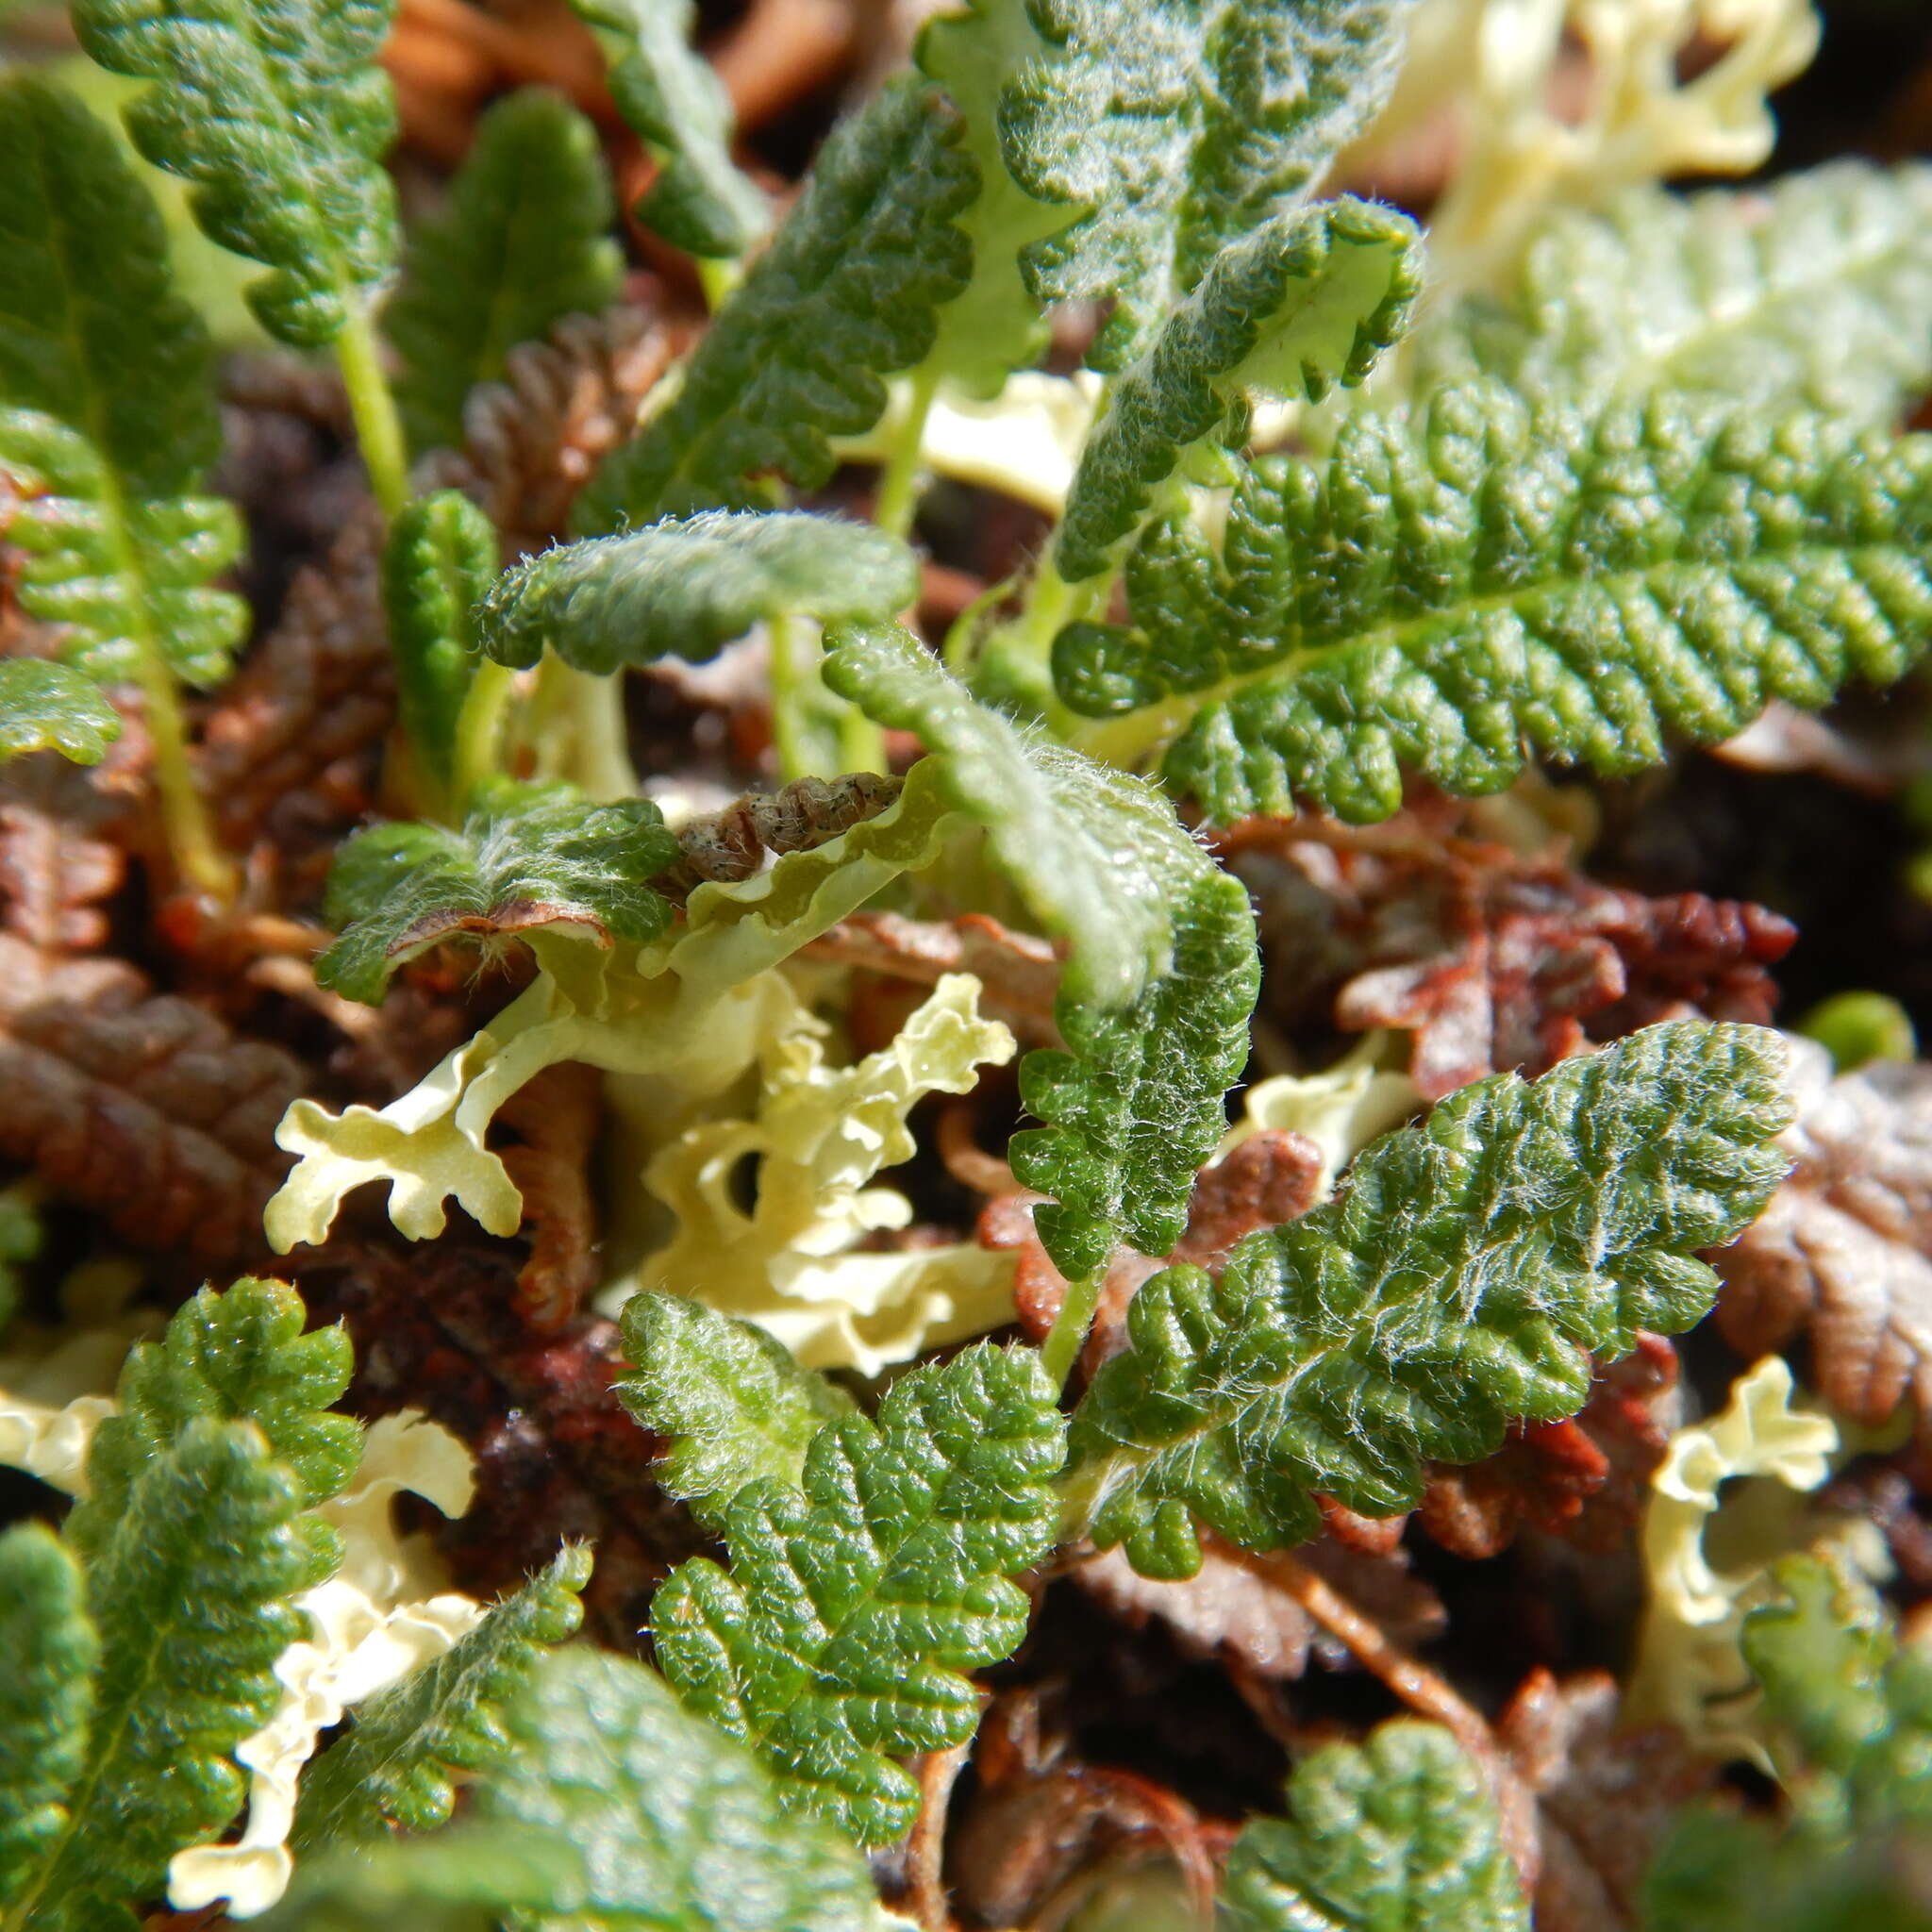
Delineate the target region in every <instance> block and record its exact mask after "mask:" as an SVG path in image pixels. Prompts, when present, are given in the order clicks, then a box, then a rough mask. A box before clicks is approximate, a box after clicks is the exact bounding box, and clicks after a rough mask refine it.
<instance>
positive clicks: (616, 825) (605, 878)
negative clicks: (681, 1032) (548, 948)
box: [315, 778, 677, 1006]
mask: <svg viewBox="0 0 1932 1932" xmlns="http://www.w3.org/2000/svg"><path fill="white" fill-rule="evenodd" d="M676 860H677V841H676V840H675V839H674V838H673V837H672V835H671V834H670V833H669V832H667V831H666V830H665V829H664V822H663V820H662V819H661V818H660V817H659V815H658V808H657V807H656V806H655V805H653V804H652V803H651V802H650V801H649V800H648V799H643V798H626V799H621V800H619V801H618V802H617V803H616V804H614V805H591V804H588V803H587V802H586V801H584V800H583V799H581V798H580V797H578V796H577V794H576V793H575V791H573V789H572V788H571V787H570V786H568V785H523V784H519V783H517V782H516V781H515V780H514V779H509V778H498V779H493V780H491V782H490V783H489V784H488V785H487V786H484V787H482V788H481V789H480V790H479V792H478V795H477V796H476V797H475V799H473V801H472V805H471V809H470V812H469V815H468V817H466V818H465V819H464V821H463V824H462V826H461V829H460V830H457V831H452V830H451V829H450V828H449V827H448V826H446V825H430V824H386V825H375V826H372V827H371V828H370V829H369V830H367V831H363V832H358V833H357V834H356V836H355V837H354V838H353V839H351V840H350V841H348V843H347V844H345V845H343V846H342V847H341V850H340V851H339V852H338V853H337V854H336V861H335V865H334V867H333V868H332V870H331V871H330V873H329V881H328V896H327V899H326V902H325V907H324V910H325V915H326V917H327V919H328V921H329V923H330V924H332V925H334V926H336V927H337V928H338V929H339V930H340V932H341V937H340V938H339V939H338V940H337V941H335V943H334V944H333V945H331V946H330V947H329V948H328V950H327V951H326V952H325V953H324V954H323V955H322V957H321V958H318V959H317V960H316V962H315V977H316V982H317V984H318V985H321V986H325V987H327V988H328V989H329V990H330V991H332V992H339V993H341V995H342V996H343V997H344V998H345V999H352V1000H363V1001H366V1002H368V1003H369V1004H370V1005H372V1006H374V1005H378V1004H380V1002H381V999H382V995H383V991H384V990H385V988H387V986H388V985H389V977H390V974H391V973H393V972H394V971H395V969H396V968H397V967H398V966H399V965H401V964H402V963H403V961H404V960H406V959H411V958H415V957H416V955H417V954H419V953H422V952H425V951H426V950H427V949H428V948H429V947H431V946H434V945H438V944H441V942H442V941H445V940H452V939H458V938H461V937H464V936H466V935H467V936H469V937H472V938H474V939H477V940H489V939H491V938H495V937H498V936H508V937H520V938H524V939H527V938H529V936H530V935H531V934H532V933H533V932H536V931H539V930H541V929H542V928H544V927H548V926H563V927H569V928H572V929H573V930H574V932H575V935H576V936H578V937H580V938H588V939H591V941H594V942H595V943H597V944H599V945H611V944H614V943H615V942H616V941H620V940H625V941H634V942H636V943H638V944H643V943H646V942H647V941H651V940H654V939H656V938H657V937H658V935H659V934H660V933H662V932H663V930H664V928H665V927H666V926H667V925H668V924H670V923H671V907H670V904H669V902H668V901H667V900H665V899H663V898H661V897H659V895H658V893H656V892H654V891H652V890H651V889H650V887H649V885H648V884H646V881H647V880H649V879H650V878H652V877H654V876H655V875H656V874H658V873H660V872H662V871H664V870H665V868H666V867H668V866H671V865H673V864H675V862H676Z"/></svg>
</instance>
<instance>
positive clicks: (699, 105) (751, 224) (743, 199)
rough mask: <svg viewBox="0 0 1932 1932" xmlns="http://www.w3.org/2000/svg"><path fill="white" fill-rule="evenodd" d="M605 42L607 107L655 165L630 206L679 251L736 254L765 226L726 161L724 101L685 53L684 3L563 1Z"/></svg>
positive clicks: (760, 205) (688, 22)
mask: <svg viewBox="0 0 1932 1932" xmlns="http://www.w3.org/2000/svg"><path fill="white" fill-rule="evenodd" d="M571 4H572V5H573V6H574V7H575V8H576V10H577V12H578V13H579V14H581V15H582V16H583V18H584V19H585V20H587V21H589V22H590V24H591V25H592V26H593V27H601V28H602V29H603V30H604V33H605V35H606V36H608V38H607V39H606V41H605V47H606V51H607V54H609V55H611V56H614V58H612V59H611V61H610V92H611V93H612V94H613V95H614V96H615V97H616V100H617V109H618V112H619V113H621V114H622V115H623V116H624V118H625V121H626V122H628V123H629V124H630V125H631V127H632V128H633V129H634V130H635V131H636V133H637V134H638V135H639V136H640V137H641V140H642V141H643V142H644V143H645V145H646V146H647V147H648V148H649V149H650V150H651V153H652V154H653V155H654V156H655V157H656V158H657V161H658V178H657V179H656V180H655V181H653V182H652V183H651V186H650V190H649V192H647V193H646V194H645V195H644V198H643V199H642V200H641V201H640V202H639V203H638V205H637V207H636V208H635V209H634V210H633V213H635V215H636V216H637V219H638V220H639V221H640V222H641V223H642V224H643V225H644V226H645V227H647V228H650V229H652V230H653V231H654V232H656V233H657V234H659V235H661V236H663V238H664V239H665V241H667V242H670V243H671V245H672V246H673V247H674V248H682V249H683V250H684V251H685V252H686V253H687V254H688V255H698V256H709V257H713V258H717V257H721V256H730V255H742V254H743V253H744V252H745V251H746V250H747V249H749V248H751V247H753V246H755V245H756V244H757V243H758V242H759V241H760V240H761V239H762V238H763V235H764V232H765V229H766V227H767V226H768V225H769V215H768V211H767V208H766V205H765V197H764V194H763V192H762V191H760V190H759V188H758V185H757V184H756V183H755V182H753V181H751V180H749V179H748V178H747V177H746V176H745V175H741V174H740V173H739V171H738V170H737V169H736V168H735V167H733V166H732V164H731V97H730V96H729V95H728V94H727V93H726V92H724V83H723V82H722V81H721V80H720V79H719V78H718V76H717V75H715V74H714V73H713V72H712V71H711V66H710V63H709V62H708V61H707V60H704V59H701V58H699V57H698V56H697V55H696V54H694V53H693V52H692V51H691V28H692V25H693V24H694V22H695V20H696V14H697V9H696V8H694V7H693V6H692V5H691V0H571Z"/></svg>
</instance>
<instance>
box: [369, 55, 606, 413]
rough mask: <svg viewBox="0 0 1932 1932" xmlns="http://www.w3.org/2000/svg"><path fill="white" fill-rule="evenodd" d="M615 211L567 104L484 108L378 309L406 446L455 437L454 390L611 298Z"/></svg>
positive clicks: (581, 123)
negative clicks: (391, 348)
mask: <svg viewBox="0 0 1932 1932" xmlns="http://www.w3.org/2000/svg"><path fill="white" fill-rule="evenodd" d="M614 213H615V204H614V201H613V198H612V196H611V192H610V177H609V173H608V170H607V169H606V167H605V165H604V154H603V150H602V148H601V147H600V146H599V144H598V140H597V130H596V129H595V128H594V127H593V126H592V125H591V123H590V122H589V121H588V120H586V119H585V118H584V116H583V115H581V114H579V113H578V112H577V110H576V109H575V108H573V107H572V106H571V105H570V104H569V103H568V102H567V101H564V100H562V99H560V98H559V97H558V96H557V95H556V94H551V93H545V92H542V91H541V89H538V88H525V89H523V90H522V91H521V92H517V93H513V94H511V95H509V96H508V99H505V100H501V101H498V102H497V103H496V105H495V106H494V107H492V108H490V109H489V111H488V112H487V113H485V114H484V115H483V117H482V119H481V120H480V121H478V123H477V124H476V144H475V147H473V148H472V149H471V150H470V155H469V158H468V159H467V160H465V161H464V163H463V165H462V167H461V168H460V169H459V170H458V173H457V177H456V180H455V181H454V183H452V185H451V189H450V198H449V207H448V208H447V210H446V211H445V212H444V213H443V214H442V215H441V217H440V218H438V219H435V220H431V221H427V222H425V223H424V224H423V225H422V226H420V227H418V228H416V229H414V230H413V231H412V232H411V233H410V236H409V242H408V254H407V256H406V258H405V261H404V266H403V279H402V285H401V286H400V287H399V288H398V289H397V290H396V292H395V294H394V295H393V296H391V299H390V302H389V305H388V307H387V308H385V309H384V310H383V316H382V326H383V333H384V334H385V335H387V336H388V337H389V339H390V341H391V342H392V343H394V345H395V347H396V350H397V352H398V354H399V355H400V356H401V358H402V361H403V368H402V373H401V375H399V376H398V377H397V379H396V385H395V391H396V402H397V404H398V405H399V406H400V408H401V409H402V412H403V421H404V423H405V425H407V426H408V432H409V441H410V443H411V444H412V445H413V446H414V447H415V448H416V449H418V450H425V449H435V448H439V447H447V448H451V449H454V448H456V447H457V446H458V444H459V443H460V442H461V441H462V434H463V401H464V398H465V397H466V396H468V394H469V393H470V391H472V390H473V389H474V388H475V386H476V385H477V384H478V383H479V382H493V381H495V380H496V379H497V378H498V377H499V376H501V375H502V374H503V372H504V365H505V362H506V359H507V358H508V355H509V352H510V350H512V349H513V348H515V347H516V345H517V344H518V343H519V342H526V341H536V340H537V339H538V338H539V337H541V336H544V335H547V334H548V333H549V331H550V328H551V325H553V324H554V323H557V322H558V321H560V320H561V319H562V318H563V317H564V316H566V315H574V314H579V313H581V314H586V315H594V314H596V313H597V312H598V311H599V310H600V309H604V308H608V307H609V306H610V304H611V303H612V302H614V301H615V300H616V299H617V291H618V290H619V288H620V287H621V286H622V284H623V280H624V258H623V255H622V253H621V251H620V250H619V248H618V246H617V243H616V242H614V241H612V240H611V238H610V224H611V220H612V217H613V215H614Z"/></svg>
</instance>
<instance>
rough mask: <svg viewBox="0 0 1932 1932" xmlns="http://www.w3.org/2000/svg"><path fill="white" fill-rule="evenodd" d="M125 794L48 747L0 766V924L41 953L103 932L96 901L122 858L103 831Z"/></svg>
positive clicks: (118, 872)
mask: <svg viewBox="0 0 1932 1932" xmlns="http://www.w3.org/2000/svg"><path fill="white" fill-rule="evenodd" d="M127 803H128V801H127V799H126V797H125V795H121V796H117V795H116V794H115V793H114V792H113V791H110V790H109V789H108V787H107V786H106V785H103V784H97V783H96V782H95V778H94V774H93V773H92V771H90V770H87V769H85V768H83V767H81V766H79V765H74V764H70V763H69V762H68V761H67V760H66V759H65V758H60V757H58V756H57V755H56V754H53V753H42V754H41V755H40V756H38V757H35V758H16V759H14V760H13V761H12V763H10V764H9V765H8V767H7V768H6V770H5V771H4V772H0V924H5V926H6V929H7V930H8V932H10V933H12V934H13V935H14V936H15V937H16V938H17V939H22V940H25V941H26V942H27V944H28V945H30V946H33V947H35V948H37V949H38V950H39V951H41V952H43V953H83V952H88V951H91V950H92V948H93V947H95V946H98V945H99V944H100V943H101V941H103V940H105V939H106V938H107V935H108V921H107V915H106V914H105V913H104V912H103V911H102V910H101V904H102V901H104V900H106V899H108V898H111V897H112V896H113V894H114V893H115V892H116V891H118V890H119V888H120V885H121V881H122V878H123V876H124V874H125V871H126V858H125V853H124V852H123V851H122V849H121V847H120V846H119V845H118V844H116V843H115V842H113V840H112V839H111V838H110V837H109V836H108V833H109V832H110V830H111V829H112V828H114V827H115V826H116V824H117V822H119V821H121V820H122V819H124V818H125V816H126V812H127Z"/></svg>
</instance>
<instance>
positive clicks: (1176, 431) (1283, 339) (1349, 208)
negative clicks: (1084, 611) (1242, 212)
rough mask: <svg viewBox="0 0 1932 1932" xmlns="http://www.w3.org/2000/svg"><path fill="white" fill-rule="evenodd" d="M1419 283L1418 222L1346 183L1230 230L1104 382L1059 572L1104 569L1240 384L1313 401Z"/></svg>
mask: <svg viewBox="0 0 1932 1932" xmlns="http://www.w3.org/2000/svg"><path fill="white" fill-rule="evenodd" d="M1422 283H1423V264H1422V240H1421V237H1420V236H1419V235H1418V234H1417V232H1416V226H1415V224H1414V223H1413V222H1411V221H1410V220H1409V219H1408V217H1407V215H1404V214H1400V213H1398V212H1397V211H1396V210H1395V209H1393V208H1383V207H1381V206H1379V205H1378V204H1377V203H1374V202H1368V201H1357V200H1356V199H1355V198H1354V197H1353V196H1352V195H1351V196H1346V197H1344V198H1343V199H1341V200H1340V201H1333V202H1325V203H1324V204H1322V205H1321V206H1320V207H1317V208H1302V209H1298V210H1296V211H1295V212H1294V213H1292V214H1287V215H1278V216H1276V217H1275V218H1274V220H1272V221H1270V222H1267V223H1265V224H1264V225H1262V226H1261V227H1259V228H1257V229H1256V230H1255V232H1254V233H1253V234H1251V235H1248V236H1245V237H1243V238H1242V239H1241V241H1239V242H1232V243H1230V244H1229V246H1228V247H1227V248H1225V249H1224V251H1223V252H1222V254H1221V255H1220V256H1219V257H1217V258H1216V259H1215V260H1214V262H1213V263H1212V265H1211V266H1210V267H1209V268H1208V273H1207V275H1206V276H1205V277H1204V278H1203V280H1202V282H1201V284H1200V286H1199V287H1198V288H1197V289H1195V291H1193V293H1192V294H1191V295H1190V296H1189V297H1188V299H1187V301H1186V302H1185V303H1183V304H1182V305H1181V307H1180V308H1179V309H1178V310H1177V311H1176V312H1175V313H1174V314H1173V315H1171V316H1170V317H1169V318H1168V319H1167V321H1166V322H1165V323H1164V324H1163V325H1161V328H1160V332H1159V334H1158V336H1156V337H1155V339H1154V341H1153V345H1152V346H1151V347H1150V348H1149V349H1148V350H1147V352H1146V353H1145V354H1144V355H1143V356H1141V358H1139V359H1138V360H1137V361H1136V362H1135V363H1134V364H1133V365H1132V366H1131V367H1130V368H1128V369H1125V370H1124V371H1123V372H1122V373H1121V375H1120V376H1119V378H1118V379H1117V380H1116V381H1115V383H1114V384H1113V387H1112V388H1111V390H1110V391H1108V401H1107V408H1105V410H1103V412H1102V414H1101V417H1100V420H1099V422H1097V423H1096V424H1095V425H1093V433H1092V435H1091V437H1090V438H1089V439H1088V441H1087V446H1086V448H1085V449H1084V450H1083V451H1082V452H1081V456H1080V467H1079V469H1078V471H1077V472H1076V473H1075V475H1074V487H1073V490H1072V492H1071V493H1070V494H1069V496H1068V498H1067V508H1066V515H1065V517H1064V518H1063V519H1062V521H1061V524H1060V529H1059V535H1058V539H1057V540H1056V545H1055V551H1054V560H1055V562H1056V564H1057V565H1058V569H1059V572H1060V575H1062V576H1064V577H1066V578H1068V579H1069V580H1070V581H1077V580H1078V579H1080V578H1082V577H1090V576H1093V575H1096V574H1097V573H1099V572H1101V571H1103V570H1106V569H1107V568H1108V566H1109V565H1110V564H1111V563H1112V562H1113V561H1114V555H1115V550H1116V547H1117V546H1118V545H1119V544H1120V543H1122V542H1123V541H1124V540H1125V539H1126V538H1128V537H1130V536H1131V535H1132V534H1133V533H1134V531H1135V530H1137V529H1138V528H1139V527H1140V525H1141V522H1142V520H1143V519H1144V517H1145V515H1146V512H1147V506H1148V502H1149V498H1150V495H1151V493H1152V492H1153V491H1156V490H1158V489H1159V488H1160V486H1161V485H1163V484H1166V483H1167V482H1168V480H1169V479H1170V478H1171V477H1173V476H1174V474H1175V472H1176V471H1177V470H1183V468H1184V465H1185V463H1186V461H1187V458H1188V457H1189V455H1190V453H1191V448H1192V446H1193V445H1197V444H1200V443H1202V442H1204V441H1207V440H1208V439H1210V438H1212V437H1214V436H1215V434H1216V432H1217V431H1218V430H1224V429H1225V428H1228V427H1230V426H1232V425H1230V412H1231V411H1232V410H1233V409H1234V408H1235V406H1236V405H1237V403H1239V402H1240V401H1241V399H1242V396H1243V393H1244V392H1245V391H1251V390H1258V391H1262V392H1263V393H1266V394H1270V395H1276V396H1285V397H1289V398H1291V399H1293V400H1296V401H1308V402H1319V401H1321V399H1322V398H1323V397H1324V395H1326V394H1327V393H1328V391H1330V390H1331V389H1333V388H1334V387H1335V386H1336V385H1337V384H1338V383H1340V384H1341V385H1343V386H1344V387H1353V386H1354V385H1355V384H1357V383H1358V382H1360V381H1361V380H1362V378H1363V377H1364V376H1365V375H1368V373H1369V371H1370V370H1371V369H1372V368H1374V364H1375V358H1376V357H1377V356H1379V355H1380V354H1381V352H1382V351H1383V350H1384V349H1386V348H1387V347H1388V346H1389V344H1390V343H1391V342H1392V341H1396V340H1397V339H1398V338H1399V337H1400V336H1401V335H1402V334H1403V333H1404V332H1405V330H1406V329H1407V326H1408V319H1409V316H1410V314H1411V313H1412V311H1413V309H1414V308H1415V303H1416V298H1417V296H1418V295H1419V294H1420V293H1421V292H1422Z"/></svg>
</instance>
